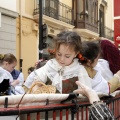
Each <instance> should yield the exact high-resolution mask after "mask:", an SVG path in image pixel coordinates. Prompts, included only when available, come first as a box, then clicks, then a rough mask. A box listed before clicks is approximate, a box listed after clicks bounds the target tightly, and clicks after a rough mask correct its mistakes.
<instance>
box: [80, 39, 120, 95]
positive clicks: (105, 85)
mask: <svg viewBox="0 0 120 120" xmlns="http://www.w3.org/2000/svg"><path fill="white" fill-rule="evenodd" d="M81 54H82V59H80V62H81V63H82V64H83V65H84V66H85V68H86V70H87V72H88V75H89V77H90V78H91V84H92V88H93V89H94V90H95V91H97V92H98V91H101V92H105V93H109V92H110V93H111V92H113V91H115V90H116V89H117V88H118V87H119V86H120V80H119V79H120V77H119V76H120V71H118V72H117V73H116V74H115V75H114V77H113V78H112V80H110V81H109V82H107V80H105V79H104V78H103V76H102V74H101V72H100V70H99V68H98V69H94V67H95V66H96V64H97V62H98V59H99V56H100V47H99V45H98V44H96V43H95V42H93V41H92V42H89V41H86V42H83V44H82V51H81ZM106 74H107V73H106Z"/></svg>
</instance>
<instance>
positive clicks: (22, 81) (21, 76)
mask: <svg viewBox="0 0 120 120" xmlns="http://www.w3.org/2000/svg"><path fill="white" fill-rule="evenodd" d="M17 80H19V81H20V83H19V84H18V85H22V84H23V83H24V75H23V73H20V74H19V76H18V78H17Z"/></svg>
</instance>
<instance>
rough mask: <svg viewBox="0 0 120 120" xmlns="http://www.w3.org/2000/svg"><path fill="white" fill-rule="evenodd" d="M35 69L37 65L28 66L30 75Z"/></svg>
mask: <svg viewBox="0 0 120 120" xmlns="http://www.w3.org/2000/svg"><path fill="white" fill-rule="evenodd" d="M34 69H35V67H29V68H28V75H29V74H30V73H31V72H33V71H34Z"/></svg>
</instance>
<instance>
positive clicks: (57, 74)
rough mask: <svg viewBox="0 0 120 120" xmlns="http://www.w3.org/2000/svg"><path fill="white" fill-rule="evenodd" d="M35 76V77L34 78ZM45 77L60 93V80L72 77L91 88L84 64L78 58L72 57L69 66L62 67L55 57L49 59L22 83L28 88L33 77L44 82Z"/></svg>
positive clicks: (45, 80)
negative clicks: (72, 59)
mask: <svg viewBox="0 0 120 120" xmlns="http://www.w3.org/2000/svg"><path fill="white" fill-rule="evenodd" d="M36 76H37V78H36ZM47 77H48V78H49V79H50V80H51V81H52V85H54V86H56V88H57V89H58V90H59V92H60V93H62V80H66V79H69V78H73V77H78V80H79V81H80V82H82V83H84V84H86V85H87V86H88V87H90V88H91V81H90V78H89V76H88V73H87V71H86V70H85V68H84V66H82V65H80V63H79V62H78V59H74V61H73V63H72V64H71V65H69V66H65V67H62V66H60V65H59V63H58V62H57V61H56V59H51V60H49V61H48V62H47V63H46V64H45V65H44V66H43V67H41V68H39V69H37V70H36V71H35V72H32V73H31V74H30V75H29V76H28V77H27V79H26V81H25V83H24V85H25V86H26V87H28V88H30V87H31V84H32V82H33V80H34V79H39V80H40V81H42V82H44V83H46V82H47Z"/></svg>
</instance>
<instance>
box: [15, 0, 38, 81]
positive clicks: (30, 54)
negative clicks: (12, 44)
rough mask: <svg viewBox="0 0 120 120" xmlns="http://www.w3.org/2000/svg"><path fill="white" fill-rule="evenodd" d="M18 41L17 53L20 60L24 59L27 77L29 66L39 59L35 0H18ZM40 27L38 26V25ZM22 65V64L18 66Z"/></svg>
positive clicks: (23, 69)
mask: <svg viewBox="0 0 120 120" xmlns="http://www.w3.org/2000/svg"><path fill="white" fill-rule="evenodd" d="M17 4H18V5H17V6H18V8H19V9H18V8H17V11H18V12H19V17H18V18H17V21H16V22H17V43H16V53H17V58H18V60H20V59H22V60H23V62H22V72H23V74H24V77H25V79H26V78H27V76H28V68H29V67H31V66H34V65H35V62H36V61H37V60H38V30H36V29H35V28H34V26H35V25H36V23H35V21H34V20H33V10H34V0H32V1H31V2H30V1H29V0H17ZM37 27H38V26H37ZM17 67H18V68H19V67H20V64H19V65H18V66H17Z"/></svg>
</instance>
